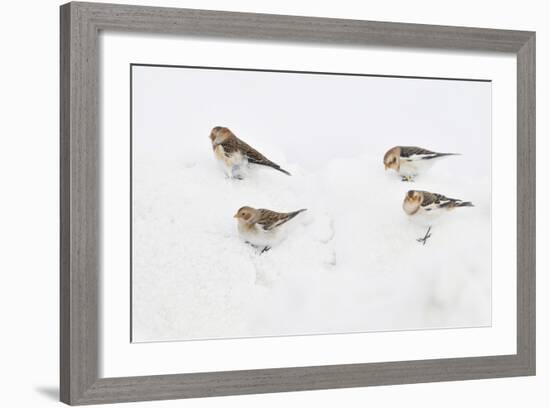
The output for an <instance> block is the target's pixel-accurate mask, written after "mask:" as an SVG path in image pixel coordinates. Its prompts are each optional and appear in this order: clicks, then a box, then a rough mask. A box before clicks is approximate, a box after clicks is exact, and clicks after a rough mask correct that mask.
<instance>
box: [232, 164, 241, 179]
mask: <svg viewBox="0 0 550 408" xmlns="http://www.w3.org/2000/svg"><path fill="white" fill-rule="evenodd" d="M240 170H241V167H240V166H239V165H238V164H234V165H233V166H232V167H231V177H232V178H234V179H236V180H242V179H243V176H242V175H241V174H239V171H240Z"/></svg>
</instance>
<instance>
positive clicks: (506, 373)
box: [60, 3, 535, 405]
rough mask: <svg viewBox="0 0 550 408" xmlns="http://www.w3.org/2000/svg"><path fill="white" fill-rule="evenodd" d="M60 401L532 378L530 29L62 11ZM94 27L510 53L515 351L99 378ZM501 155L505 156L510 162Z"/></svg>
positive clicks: (123, 8) (132, 10)
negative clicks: (513, 60) (513, 79)
mask: <svg viewBox="0 0 550 408" xmlns="http://www.w3.org/2000/svg"><path fill="white" fill-rule="evenodd" d="M60 12H61V44H60V45H61V87H60V93H61V95H60V96H61V108H60V109H61V112H60V127H61V142H60V149H61V159H60V170H61V176H60V177H61V180H60V182H61V191H60V195H61V196H60V202H61V209H60V210H61V226H60V235H61V236H60V239H61V253H60V256H61V259H60V263H61V266H60V293H61V306H60V319H61V324H60V335H61V340H60V356H61V357H60V391H61V393H60V394H61V401H63V402H65V403H67V404H71V405H79V404H97V403H114V402H126V401H143V400H157V399H158V400H160V399H176V398H193V397H208V396H221V395H234V394H252V393H268V392H282V391H300V390H317V389H327V388H345V387H365V386H373V385H387V384H403V383H419V382H432V381H453V380H468V379H480V378H495V377H511V376H524V375H534V374H535V33H534V32H527V31H509V30H495V29H482V28H462V27H445V26H434V25H418V24H401V23H383V22H371V21H357V20H342V19H326V18H311V17H295V16H283V15H266V14H248V13H233V12H219V11H204V10H189V9H173V8H157V7H142V6H127V5H113V4H95V3H68V4H66V5H63V6H61V10H60ZM101 30H109V31H126V32H129V31H131V32H139V33H151V34H159V33H164V34H175V35H183V36H209V37H224V38H229V39H254V40H265V41H286V42H307V43H319V44H336V45H338V44H341V45H348V46H349V45H352V46H357V47H362V46H367V45H369V46H371V45H378V46H396V47H411V48H432V49H450V50H469V51H472V50H476V51H483V52H505V53H514V54H515V55H516V57H517V158H516V160H517V353H516V354H513V355H503V356H486V357H468V358H450V359H435V360H419V361H400V362H388V363H368V364H345V365H330V366H316V367H298V368H277V369H260V370H243V371H228V372H212V373H199V374H175V375H155V376H143V377H126V378H100V377H99V367H98V364H99V350H98V345H99V342H98V333H99V329H100V325H99V320H98V319H99V309H98V300H99V285H98V279H99V268H100V252H99V247H100V236H101V235H100V218H99V217H100V214H99V199H100V184H99V183H100V178H99V166H100V161H101V157H100V155H101V153H100V152H101V150H100V146H99V134H98V132H99V124H98V112H99V88H98V83H99V78H98V75H99V49H98V34H99V32H100V31H101ZM510 159H511V160H512V158H510Z"/></svg>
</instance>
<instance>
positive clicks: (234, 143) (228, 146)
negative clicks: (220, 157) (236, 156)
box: [219, 137, 242, 157]
mask: <svg viewBox="0 0 550 408" xmlns="http://www.w3.org/2000/svg"><path fill="white" fill-rule="evenodd" d="M238 142H239V140H238V139H237V138H235V137H230V138H227V139H226V140H224V141H223V142H221V143H219V145H220V146H221V147H223V152H224V154H225V155H226V156H227V157H229V156H231V155H232V154H233V153H236V152H239V151H242V148H241V146H240V145H239V143H238Z"/></svg>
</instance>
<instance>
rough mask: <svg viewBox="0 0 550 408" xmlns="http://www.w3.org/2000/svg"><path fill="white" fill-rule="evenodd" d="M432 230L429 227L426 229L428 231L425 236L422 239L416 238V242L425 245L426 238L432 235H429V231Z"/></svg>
mask: <svg viewBox="0 0 550 408" xmlns="http://www.w3.org/2000/svg"><path fill="white" fill-rule="evenodd" d="M431 230H432V227H431V226H429V227H428V231H426V235H424V237H423V238H417V239H416V240H417V241H418V242H422V245H426V241H427V240H428V238H430V237H431V236H432V234H430V231H431Z"/></svg>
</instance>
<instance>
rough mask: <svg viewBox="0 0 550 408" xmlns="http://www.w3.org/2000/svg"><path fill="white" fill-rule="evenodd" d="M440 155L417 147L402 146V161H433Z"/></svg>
mask: <svg viewBox="0 0 550 408" xmlns="http://www.w3.org/2000/svg"><path fill="white" fill-rule="evenodd" d="M439 155H440V153H437V152H432V151H431V150H428V149H423V148H422V147H416V146H401V159H403V160H406V161H414V160H425V159H433V158H436V157H438V156H439Z"/></svg>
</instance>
